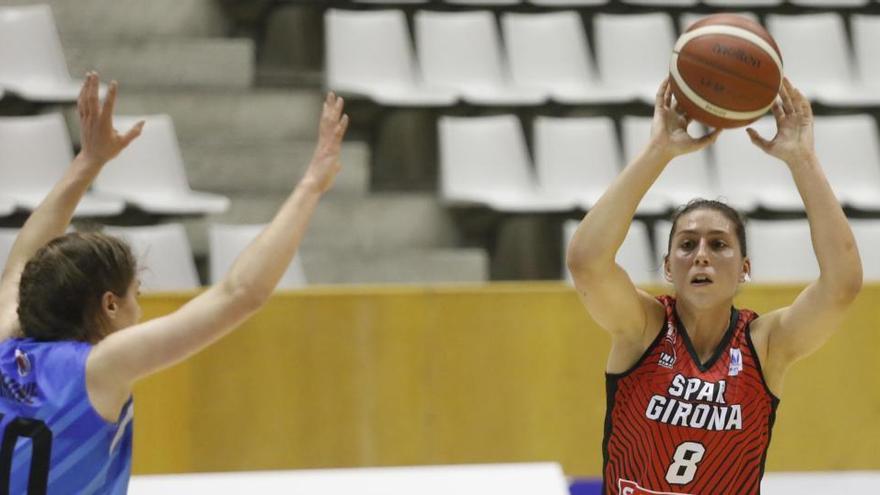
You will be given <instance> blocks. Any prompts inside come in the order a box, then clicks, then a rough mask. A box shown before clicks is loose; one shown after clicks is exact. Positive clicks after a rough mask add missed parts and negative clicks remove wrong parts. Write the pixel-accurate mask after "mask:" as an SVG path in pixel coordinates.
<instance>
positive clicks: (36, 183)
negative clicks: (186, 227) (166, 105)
mask: <svg viewBox="0 0 880 495" xmlns="http://www.w3.org/2000/svg"><path fill="white" fill-rule="evenodd" d="M139 120H145V121H146V125H145V126H144V130H143V132H142V134H141V136H140V137H139V138H138V139H136V140H135V141H133V142H132V143H131V145H129V146H128V147H127V148H126V149H125V150H123V151H122V153H120V154H119V156H117V157H116V158H114V159H113V160H112V161H111V162H110V163H108V164H107V165H106V166H105V168H104V169H103V171H102V172H101V174H100V175H99V176H98V177H97V179H96V180H95V182H94V184H93V187H92V193H90V194H87V195H86V196H85V198H83V201H82V202H81V203H80V205H79V207H78V208H77V210H76V214H77V215H78V216H113V215H118V214H120V213H122V211H123V210H124V208H125V206H126V204H129V205H131V206H134V207H137V208H139V209H141V210H143V211H145V212H148V213H153V214H159V215H170V214H179V215H191V214H207V213H221V212H223V211H225V210H226V209H227V208H228V207H229V199H228V198H227V197H225V196H221V195H219V194H213V193H207V192H199V191H193V190H192V189H191V188H190V186H189V182H188V180H187V177H186V172H185V170H184V164H183V158H182V157H181V153H180V147H179V145H178V142H177V135H176V133H175V130H174V124H173V122H172V121H171V117H169V116H167V115H151V116H144V117H140V116H117V117H115V119H114V124H115V125H116V127H117V128H118V129H129V128H130V127H131V126H133V125H134V124H135V123H136V122H138V121H139ZM0 150H3V152H2V153H0V177H3V180H2V181H0V215H4V214H6V215H8V214H11V213H12V212H13V211H14V210H16V209H19V208H20V209H25V210H32V209H34V208H36V206H37V205H38V204H39V203H40V201H41V200H42V199H43V197H45V195H46V193H48V192H49V190H50V189H51V188H52V186H53V185H54V184H55V182H56V181H58V180H59V179H60V178H61V177H62V176H63V174H64V172H65V170H67V167H68V165H69V164H70V162H71V160H73V151H72V150H73V146H72V144H71V140H70V136H69V134H68V131H67V125H66V123H65V121H64V117H63V116H62V115H61V114H60V113H50V114H42V115H35V116H28V117H2V118H0Z"/></svg>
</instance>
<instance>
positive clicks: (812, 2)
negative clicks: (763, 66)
mask: <svg viewBox="0 0 880 495" xmlns="http://www.w3.org/2000/svg"><path fill="white" fill-rule="evenodd" d="M288 1H291V0H288ZM619 1H620V2H621V3H623V4H626V5H643V6H652V7H655V6H656V7H693V6H697V5H701V4H702V5H709V6H712V7H774V6H779V5H784V4H789V5H796V6H800V7H831V8H840V7H864V6H867V5H870V4H871V3H872V0H787V1H786V0H619ZM874 2H876V3H880V0H874ZM351 3H355V4H371V5H425V4H430V3H445V4H450V5H474V6H481V7H489V6H515V5H523V4H530V5H537V6H542V7H581V6H583V7H590V6H602V5H608V4H609V3H612V0H351Z"/></svg>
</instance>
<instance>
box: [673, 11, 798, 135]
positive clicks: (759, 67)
mask: <svg viewBox="0 0 880 495" xmlns="http://www.w3.org/2000/svg"><path fill="white" fill-rule="evenodd" d="M669 75H670V81H671V83H672V90H673V93H674V95H675V99H676V101H678V105H679V106H680V107H681V109H682V110H683V111H684V112H685V113H686V114H687V115H688V116H689V117H691V118H693V119H695V120H698V121H700V122H702V123H704V124H706V125H708V126H709V127H721V128H733V127H741V126H744V125H747V124H749V123H751V122H754V121H755V120H757V119H758V118H760V117H761V116H762V115H764V114H765V113H766V112H767V111H768V110H769V109H770V107H771V106H772V104H773V100H774V99H775V98H776V95H777V93H779V88H780V85H781V84H782V54H781V53H780V51H779V47H778V46H777V45H776V42H775V41H774V40H773V38H772V37H771V36H770V33H768V32H767V30H765V29H764V28H763V27H762V26H761V25H760V24H758V23H757V22H755V21H752V20H751V19H747V18H745V17H742V16H738V15H734V14H716V15H711V16H708V17H706V18H704V19H701V20H699V21H697V22H695V23H693V24H692V25H691V26H690V27H689V28H688V29H687V31H685V32H684V33H682V35H681V36H680V37H679V38H678V41H677V42H676V43H675V47H674V48H673V53H672V60H671V62H670V64H669Z"/></svg>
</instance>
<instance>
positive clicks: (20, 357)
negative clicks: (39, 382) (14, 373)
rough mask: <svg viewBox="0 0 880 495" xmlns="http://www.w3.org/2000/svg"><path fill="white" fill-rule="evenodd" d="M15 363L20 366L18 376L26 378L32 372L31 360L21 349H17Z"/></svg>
mask: <svg viewBox="0 0 880 495" xmlns="http://www.w3.org/2000/svg"><path fill="white" fill-rule="evenodd" d="M15 364H16V366H18V376H20V377H22V378H24V377H26V376H28V375H29V374H30V372H31V360H30V358H28V355H27V354H25V353H24V352H21V349H16V350H15Z"/></svg>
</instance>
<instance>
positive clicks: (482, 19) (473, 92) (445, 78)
mask: <svg viewBox="0 0 880 495" xmlns="http://www.w3.org/2000/svg"><path fill="white" fill-rule="evenodd" d="M415 25H416V49H417V53H418V57H419V62H420V63H421V65H422V73H423V75H424V77H425V81H426V82H427V83H428V84H429V85H432V86H437V87H445V88H451V89H454V90H456V91H458V92H459V93H461V94H462V95H463V97H464V99H465V100H466V101H468V102H469V103H473V104H479V105H537V104H540V103H543V102H545V101H546V100H547V98H548V95H547V93H546V92H545V91H540V90H536V89H534V88H523V87H519V86H515V85H514V83H513V81H512V79H511V77H510V74H509V69H508V67H507V61H506V60H505V59H504V55H503V53H502V50H501V39H500V36H499V33H498V26H497V25H496V23H495V16H494V15H493V14H492V12H489V11H483V10H475V11H470V12H430V11H420V12H417V13H416V14H415Z"/></svg>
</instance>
